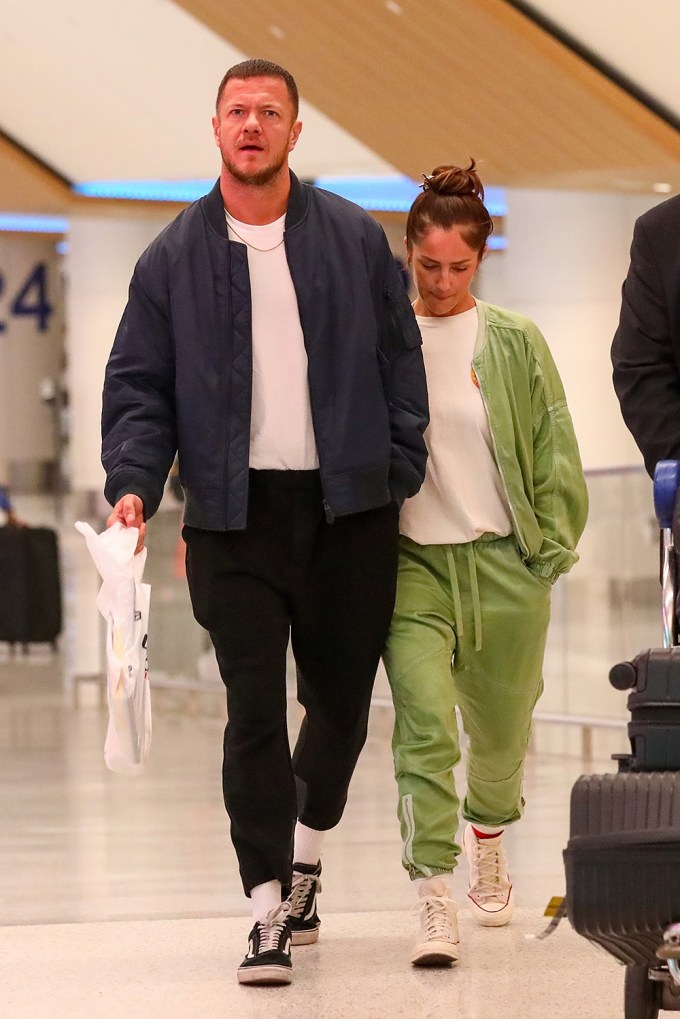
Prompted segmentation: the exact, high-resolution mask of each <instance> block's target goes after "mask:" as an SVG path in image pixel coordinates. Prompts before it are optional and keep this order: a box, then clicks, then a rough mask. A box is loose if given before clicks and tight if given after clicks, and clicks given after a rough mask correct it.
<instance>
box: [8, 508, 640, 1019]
mask: <svg viewBox="0 0 680 1019" xmlns="http://www.w3.org/2000/svg"><path fill="white" fill-rule="evenodd" d="M168 519H169V518H168ZM156 535H157V539H156V541H157V544H156V560H155V562H156V565H155V566H154V565H153V562H154V560H153V557H150V568H151V574H152V577H151V579H152V582H153V584H154V592H153V598H154V599H155V600H154V607H153V609H152V612H155V626H156V647H157V651H158V656H157V659H156V661H157V663H158V674H159V676H161V675H162V674H163V673H165V674H167V673H169V672H173V671H174V672H177V673H182V674H186V673H187V670H188V666H187V665H186V663H191V662H193V663H194V667H193V673H194V675H195V674H196V673H197V671H198V666H197V663H198V662H201V663H202V665H201V668H202V670H203V680H204V684H205V685H206V686H207V689H208V690H209V689H210V686H209V684H210V683H211V682H212V679H211V676H213V672H214V670H212V669H211V665H210V661H209V658H205V657H202V656H203V655H204V650H205V649H204V641H203V638H202V637H201V635H200V633H198V632H197V631H196V629H195V627H194V625H193V624H192V623H191V621H190V620H189V619H188V617H187V614H186V611H185V610H186V606H185V605H184V606H183V604H182V598H183V595H182V594H181V593H180V592H181V591H183V588H182V582H181V581H180V580H177V578H175V577H174V576H173V573H172V552H173V551H174V546H175V544H176V536H177V528H176V521H175V520H174V518H172V523H171V524H170V525H168V526H167V527H166V528H165V530H163V529H162V528H161V527H160V526H158V527H157V530H156ZM80 541H81V539H79V538H77V537H73V536H72V535H71V533H70V530H69V531H68V532H67V531H64V532H63V534H62V549H63V552H64V562H65V580H66V605H67V626H66V632H65V635H64V638H63V641H62V651H61V653H60V654H59V656H57V657H50V656H49V655H44V656H42V657H41V656H40V654H39V653H37V651H35V650H34V651H33V652H32V654H31V655H30V657H29V658H28V659H11V658H9V656H8V655H7V654H5V657H4V658H3V657H2V654H0V701H1V711H0V817H1V818H2V824H0V1015H1V1016H3V1019H4V1017H5V1016H7V1017H11V1019H34V1017H35V1019H37V1017H41V1019H42V1017H44V1016H49V1017H50V1019H62V1017H63V1019H66V1017H69V1019H74V1017H75V1019H80V1017H87V1019H108V1017H111V1019H113V1017H114V1016H115V1017H116V1019H137V1017H140V1019H147V1017H149V1019H151V1017H156V1016H158V1017H159V1019H160V1017H167V1019H185V1017H186V1019H189V1017H192V1019H193V1017H195V1016H197V1015H198V1016H200V1015H206V1016H208V1015H209V1016H215V1017H219V1016H225V1017H227V1016H228V1017H230V1019H275V1017H278V1016H284V1015H285V1016H289V1015H298V1014H304V1015H308V1016H314V1017H319V1019H326V1017H328V1019H336V1017H338V1019H345V1017H355V1016H357V1017H359V1016H360V1017H371V1019H372V1017H375V1019H382V1017H386V1019H387V1017H392V1016H408V1017H412V1019H430V1017H432V1019H434V1017H435V1016H437V1017H439V1016H451V1017H461V1019H477V1017H479V1019H481V1017H484V1019H486V1017H488V1016H491V1015H493V1016H494V1017H497V1019H539V1017H540V1019H552V1017H555V1019H559V1017H564V1019H567V1017H568V1019H576V1017H578V1019H590V1017H592V1019H615V1017H621V1016H622V1015H623V1007H622V985H623V970H622V969H620V968H619V967H618V966H617V964H616V963H615V962H614V961H613V960H612V959H611V958H610V957H608V956H606V955H604V954H602V953H598V952H597V951H596V950H595V949H593V948H592V947H591V946H590V945H588V944H587V943H586V942H585V941H583V940H582V939H581V938H579V937H578V936H577V935H576V934H574V933H573V932H572V931H571V929H570V928H569V926H568V922H567V921H564V922H563V923H562V925H561V926H560V927H559V928H558V930H557V932H556V933H555V934H553V935H552V936H551V937H550V938H548V939H547V940H545V941H537V940H533V939H531V938H528V937H527V935H532V934H535V933H537V932H539V931H541V930H542V929H543V927H544V926H545V923H546V921H545V920H544V919H543V917H542V912H543V908H544V906H545V905H546V903H547V901H548V899H549V898H550V897H551V896H552V895H556V894H560V893H562V892H563V890H564V874H563V866H562V856H561V853H562V849H563V848H564V846H565V844H566V841H567V835H568V803H569V790H570V788H571V785H572V784H573V782H574V780H575V778H576V777H577V776H578V775H579V774H580V773H581V772H582V771H583V770H593V771H603V770H612V768H613V766H612V764H611V762H610V761H609V759H608V754H609V753H610V752H611V751H613V750H617V749H625V731H624V730H610V731H607V730H605V731H603V732H598V733H597V734H596V738H595V739H594V742H593V751H594V758H593V759H592V760H591V761H588V762H585V763H584V762H583V760H582V759H581V758H580V757H579V756H578V754H577V753H575V752H574V751H575V750H578V749H579V747H580V743H579V740H578V738H575V737H576V736H577V730H576V729H574V730H573V731H572V730H571V729H566V728H562V727H558V726H554V725H548V724H542V723H539V724H538V725H537V726H536V735H535V740H534V752H533V753H532V754H531V756H530V757H529V760H528V765H527V772H526V783H525V795H526V799H527V809H526V814H525V817H524V819H523V820H522V821H521V822H520V823H519V824H518V825H516V826H515V827H514V828H513V829H511V830H510V831H509V832H508V837H507V843H508V851H509V856H510V860H511V865H512V875H513V879H514V881H515V886H516V890H517V894H518V903H519V908H518V911H517V914H516V917H515V920H514V921H513V923H512V924H511V925H510V926H509V927H508V928H506V929H502V930H482V929H480V928H477V927H476V926H474V924H473V921H472V920H471V919H468V918H467V917H466V916H463V912H461V917H462V922H461V933H462V943H463V949H462V955H461V960H460V963H459V964H458V965H457V966H456V967H455V968H454V969H452V970H450V971H443V972H427V971H425V972H421V971H415V970H413V969H412V968H411V967H410V966H409V964H408V952H409V948H410V946H411V942H412V940H413V938H414V936H415V932H416V924H417V920H416V918H415V917H414V916H413V915H412V914H411V912H410V909H411V906H412V904H413V895H412V890H411V886H410V883H409V881H408V879H407V877H406V875H405V872H404V871H403V870H402V868H401V864H400V846H399V837H398V827H397V821H396V817H395V789H394V782H393V778H392V765H391V756H390V749H389V736H390V727H391V709H390V708H389V707H383V706H378V705H376V707H375V709H374V711H373V714H372V719H371V728H370V735H369V740H368V744H367V746H366V749H365V751H364V753H363V755H362V758H361V760H360V763H359V766H358V769H357V772H356V775H355V779H354V782H353V786H352V789H351V793H350V801H349V804H348V807H347V811H346V813H345V817H344V818H343V821H342V823H341V824H340V826H339V827H338V828H337V829H336V830H335V831H334V832H332V833H331V834H330V835H329V837H328V838H327V843H326V848H325V851H324V856H323V862H324V878H323V893H322V896H321V900H320V907H321V909H322V917H323V928H322V937H321V940H320V942H319V944H318V945H317V946H312V947H309V948H300V949H297V950H296V952H295V959H294V964H295V980H294V983H293V985H292V986H291V987H289V988H279V989H262V988H259V989H255V988H243V987H240V986H239V985H238V984H237V982H236V979H235V968H236V966H237V964H238V963H239V961H240V959H241V958H242V955H243V953H244V950H245V946H246V936H247V932H248V929H249V927H250V920H249V910H248V907H247V903H246V902H245V900H244V898H243V895H242V891H241V888H240V884H239V880H238V876H237V869H236V863H235V858H234V854H233V851H232V849H231V846H230V843H229V838H228V832H227V825H226V819H225V815H224V809H223V805H222V799H221V789H220V763H221V741H222V727H223V721H224V707H223V697H222V695H221V692H220V688H219V685H218V684H217V683H215V687H214V689H215V692H201V693H197V692H193V693H191V692H186V691H177V690H167V689H156V690H155V691H154V735H153V745H152V751H151V758H150V761H149V764H148V767H147V770H146V771H145V773H144V774H143V775H142V776H140V777H138V778H135V779H126V778H121V777H119V776H116V775H113V774H111V773H109V772H108V771H107V770H106V768H105V767H104V762H103V754H102V750H103V742H104V732H105V726H106V716H105V710H104V708H103V707H102V705H101V703H100V696H99V694H100V686H99V684H98V683H97V682H95V681H93V680H75V679H74V676H76V675H77V674H78V671H79V666H82V667H81V668H80V672H81V673H88V672H90V671H92V670H91V668H90V665H91V662H92V655H93V648H95V649H96V646H97V644H98V622H97V617H96V615H95V614H94V612H93V611H92V607H91V604H90V603H89V602H88V604H84V601H87V599H90V601H91V597H92V595H93V591H96V583H95V584H93V581H92V577H91V573H90V574H88V573H87V570H88V569H89V566H88V562H87V560H86V559H85V558H84V557H83V554H82V549H80V546H79V544H78V542H80ZM163 542H165V545H164V544H163ZM161 560H162V561H163V562H164V563H165V566H164V567H163V569H161ZM154 570H155V571H156V572H155V573H154ZM572 591H573V589H572ZM559 597H560V598H562V599H563V600H564V599H565V598H566V595H564V594H563V595H559ZM571 598H572V603H571V610H570V612H571V619H572V621H573V620H574V618H576V619H578V620H581V629H582V634H583V635H584V639H583V641H582V645H581V647H580V648H579V651H578V655H580V658H579V657H578V655H577V653H576V651H575V650H574V648H573V647H572V648H570V651H569V655H570V659H569V660H570V663H571V665H570V667H571V668H573V663H574V661H580V662H581V666H582V669H581V672H582V674H583V676H588V677H589V679H588V681H589V682H592V683H593V686H594V688H595V687H597V689H604V688H605V687H606V679H605V672H606V667H607V664H606V663H607V661H609V663H610V664H611V642H610V641H605V642H604V645H603V643H602V641H601V637H602V634H603V633H604V632H606V630H607V627H608V620H610V618H611V616H610V614H611V612H612V611H614V609H613V608H612V606H611V604H610V602H609V601H608V600H606V599H605V601H604V602H603V600H602V591H601V590H600V589H594V588H593V589H591V588H584V589H582V591H581V595H580V596H579V598H574V596H573V593H572V595H571ZM594 606H598V608H597V612H595V611H594ZM558 609H559V612H558V616H557V618H558V621H559V620H561V619H564V605H559V606H558ZM597 613H599V615H598V614H597ZM559 625H560V624H559V622H558V623H557V624H556V627H555V630H554V633H553V636H552V638H551V639H552V641H553V645H552V647H553V651H552V658H551V661H550V663H549V668H548V669H547V672H550V670H552V672H553V673H554V674H555V676H556V675H557V673H558V672H559V670H560V668H561V667H562V666H560V664H559V663H560V658H559V648H560V642H561V640H562V638H563V636H564V634H563V633H562V632H560V629H559ZM152 628H153V624H152ZM85 631H87V632H85ZM638 636H639V635H638V634H636V635H634V637H633V639H638ZM629 637H630V635H629ZM589 642H590V643H589ZM617 653H618V651H617ZM88 656H89V657H88ZM84 662H87V663H88V667H84V666H83V663H84ZM173 663H174V665H175V666H176V668H174V669H173ZM152 670H153V656H152ZM548 678H549V677H548ZM557 682H558V680H557V679H556V678H553V680H552V683H553V685H555V686H556V684H557ZM382 683H383V679H382V678H381V679H380V680H379V683H378V692H379V700H380V702H381V703H382V696H383V695H384V693H385V690H384V687H383V686H382V685H381V684H382ZM566 696H567V694H566V693H565V692H564V691H562V692H560V691H559V690H558V689H552V691H551V690H550V689H549V690H548V693H547V695H546V697H547V698H548V703H549V706H550V708H551V710H554V709H555V707H556V706H559V701H560V699H562V700H563V699H564V698H565V697H566ZM598 696H599V695H598V693H597V690H595V692H594V694H593V702H594V704H595V706H594V709H593V710H595V711H596V712H597V711H599V713H600V714H608V715H610V714H612V713H613V712H615V711H617V710H618V711H619V717H620V719H623V717H624V708H623V706H622V704H621V702H620V701H616V700H615V699H612V698H610V699H609V700H607V701H606V703H605V702H604V701H603V703H602V704H599V703H598V702H597V697H598ZM603 696H604V695H603ZM606 697H610V693H609V692H608V693H607V694H606ZM551 698H552V700H551ZM298 722H299V717H298V715H297V711H296V708H295V706H294V705H293V704H291V719H290V723H291V732H292V733H293V732H294V730H295V728H296V726H297V724H298ZM465 878H466V873H465V865H464V864H461V867H460V869H459V872H458V873H457V876H456V888H457V892H456V894H457V899H458V901H459V902H463V901H464V898H465Z"/></svg>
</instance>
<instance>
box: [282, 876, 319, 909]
mask: <svg viewBox="0 0 680 1019" xmlns="http://www.w3.org/2000/svg"><path fill="white" fill-rule="evenodd" d="M312 885H316V891H317V894H318V893H319V892H320V891H321V878H320V877H319V875H318V874H302V873H301V872H300V871H299V870H296V871H293V883H292V885H291V889H290V895H289V896H288V898H287V899H286V902H288V903H289V905H290V911H291V913H292V914H293V916H297V915H298V914H299V913H300V912H301V911H302V910H303V909H304V907H305V904H306V902H307V896H308V895H309V890H310V888H311V887H312Z"/></svg>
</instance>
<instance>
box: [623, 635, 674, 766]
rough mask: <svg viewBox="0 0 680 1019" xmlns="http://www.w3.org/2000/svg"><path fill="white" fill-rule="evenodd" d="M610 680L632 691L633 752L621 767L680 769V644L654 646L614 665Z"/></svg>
mask: <svg viewBox="0 0 680 1019" xmlns="http://www.w3.org/2000/svg"><path fill="white" fill-rule="evenodd" d="M609 680H610V682H611V684H612V686H615V687H616V688H617V689H618V690H629V689H631V688H632V693H631V694H630V695H629V697H628V710H629V711H630V716H631V719H630V722H629V723H628V736H629V738H630V746H631V753H630V754H625V755H619V754H617V755H616V758H615V759H616V760H618V761H619V768H620V769H621V770H631V771H680V647H677V646H675V647H666V648H652V649H650V650H648V651H643V652H642V653H641V654H639V655H637V656H636V657H635V658H634V659H633V661H632V662H621V663H620V664H618V665H615V666H614V667H613V668H612V669H611V671H610V673H609Z"/></svg>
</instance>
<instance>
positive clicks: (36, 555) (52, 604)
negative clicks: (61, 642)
mask: <svg viewBox="0 0 680 1019" xmlns="http://www.w3.org/2000/svg"><path fill="white" fill-rule="evenodd" d="M0 578H2V588H3V590H2V595H1V596H0V641H8V642H10V643H12V644H24V645H26V644H32V643H51V644H55V642H56V639H57V637H58V636H59V634H60V633H61V627H62V612H61V578H60V570H59V550H58V545H57V535H56V532H55V531H53V530H51V529H50V528H47V527H0Z"/></svg>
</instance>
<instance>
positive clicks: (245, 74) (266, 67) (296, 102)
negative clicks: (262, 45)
mask: <svg viewBox="0 0 680 1019" xmlns="http://www.w3.org/2000/svg"><path fill="white" fill-rule="evenodd" d="M232 78H238V79H239V80H240V81H247V80H248V78H281V80H282V81H284V82H285V83H286V88H287V89H288V95H289V96H290V101H291V103H292V106H293V119H294V120H297V115H298V109H299V106H300V96H299V95H298V88H297V85H296V84H295V79H294V78H293V75H292V74H291V73H290V71H287V70H286V69H285V67H281V65H280V64H275V63H273V62H272V61H271V60H259V59H255V60H242V61H241V63H240V64H234V66H233V67H230V68H229V70H228V71H227V73H226V74H225V76H224V78H222V81H221V82H220V87H219V88H218V90H217V101H216V103H215V109H216V110H217V112H218V114H219V108H220V100H221V98H222V93H223V92H224V90H225V88H226V86H227V82H228V81H231V79H232Z"/></svg>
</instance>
